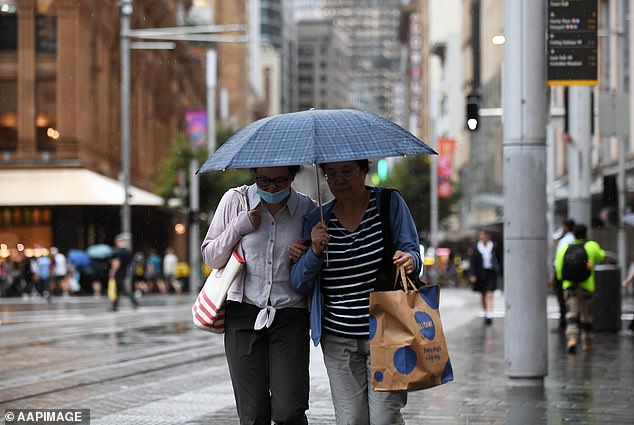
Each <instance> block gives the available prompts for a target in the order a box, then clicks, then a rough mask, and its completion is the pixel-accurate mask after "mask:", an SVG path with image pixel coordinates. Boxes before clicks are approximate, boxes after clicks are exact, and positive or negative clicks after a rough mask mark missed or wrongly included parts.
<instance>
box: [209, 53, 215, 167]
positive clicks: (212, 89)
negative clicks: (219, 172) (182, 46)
mask: <svg viewBox="0 0 634 425" xmlns="http://www.w3.org/2000/svg"><path fill="white" fill-rule="evenodd" d="M216 67H217V55H216V51H215V50H213V49H209V50H207V149H208V151H209V155H211V154H212V153H214V152H216V80H217V78H216Z"/></svg>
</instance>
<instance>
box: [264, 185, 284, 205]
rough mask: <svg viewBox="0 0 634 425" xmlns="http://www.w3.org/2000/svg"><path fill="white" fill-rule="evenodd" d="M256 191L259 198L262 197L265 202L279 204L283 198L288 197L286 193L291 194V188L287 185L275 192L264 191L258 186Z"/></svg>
mask: <svg viewBox="0 0 634 425" xmlns="http://www.w3.org/2000/svg"><path fill="white" fill-rule="evenodd" d="M256 193H257V194H258V195H260V199H262V200H263V201H264V202H266V203H267V204H279V203H280V202H282V201H283V200H284V199H286V198H288V195H290V194H291V188H290V187H287V188H286V189H282V190H280V191H279V192H275V193H271V192H266V191H264V190H262V189H260V188H258V190H257V192H256Z"/></svg>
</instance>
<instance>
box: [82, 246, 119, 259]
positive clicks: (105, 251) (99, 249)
mask: <svg viewBox="0 0 634 425" xmlns="http://www.w3.org/2000/svg"><path fill="white" fill-rule="evenodd" d="M86 253H87V254H88V256H89V257H90V258H108V257H110V256H112V253H113V249H112V248H111V247H110V246H108V245H106V244H103V243H100V244H97V245H92V246H89V247H88V249H87V250H86Z"/></svg>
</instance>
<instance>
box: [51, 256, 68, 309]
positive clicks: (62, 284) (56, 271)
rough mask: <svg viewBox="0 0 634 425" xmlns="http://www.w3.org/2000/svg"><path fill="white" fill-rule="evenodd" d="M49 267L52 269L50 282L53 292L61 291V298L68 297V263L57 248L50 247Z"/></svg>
mask: <svg viewBox="0 0 634 425" xmlns="http://www.w3.org/2000/svg"><path fill="white" fill-rule="evenodd" d="M50 252H51V263H52V264H51V265H52V268H53V276H51V280H52V282H53V285H52V286H53V288H52V289H53V290H54V291H58V290H61V292H62V296H66V297H67V296H68V295H70V287H69V282H68V279H67V277H68V263H67V262H66V256H65V255H64V254H62V253H61V252H59V250H58V249H57V247H54V246H52V247H51V251H50Z"/></svg>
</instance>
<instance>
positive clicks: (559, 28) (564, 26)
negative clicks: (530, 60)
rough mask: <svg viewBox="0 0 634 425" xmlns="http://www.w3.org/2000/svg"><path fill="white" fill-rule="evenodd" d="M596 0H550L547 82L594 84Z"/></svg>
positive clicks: (595, 68)
mask: <svg viewBox="0 0 634 425" xmlns="http://www.w3.org/2000/svg"><path fill="white" fill-rule="evenodd" d="M597 28H598V21H597V0H549V2H548V50H547V54H548V85H550V86H573V85H574V86H584V85H585V86H592V85H597V84H598V81H597Z"/></svg>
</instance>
